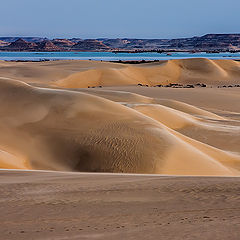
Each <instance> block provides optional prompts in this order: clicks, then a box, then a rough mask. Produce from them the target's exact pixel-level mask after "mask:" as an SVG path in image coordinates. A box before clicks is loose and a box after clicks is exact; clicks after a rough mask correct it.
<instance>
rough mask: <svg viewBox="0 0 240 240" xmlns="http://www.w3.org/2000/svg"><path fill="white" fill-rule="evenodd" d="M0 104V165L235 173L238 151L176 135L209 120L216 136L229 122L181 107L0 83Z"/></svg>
mask: <svg viewBox="0 0 240 240" xmlns="http://www.w3.org/2000/svg"><path fill="white" fill-rule="evenodd" d="M97 95H99V96H97ZM0 102H1V108H0V131H1V136H0V149H1V152H6V154H1V155H0V167H4V168H19V169H21V168H25V169H49V170H60V171H86V172H125V173H157V174H174V175H175V174H176V175H221V176H236V175H239V172H240V164H239V163H240V152H235V153H232V152H230V151H226V150H222V149H219V148H217V147H214V146H210V145H208V144H206V143H204V142H199V141H198V140H196V139H194V137H193V138H191V137H189V136H188V135H187V134H186V135H183V134H182V133H181V131H183V130H185V129H188V128H194V129H200V130H201V128H208V127H209V126H208V124H209V123H210V122H211V124H212V127H214V126H215V128H214V129H215V132H217V133H219V134H223V131H222V130H221V128H220V127H219V126H220V124H223V122H225V121H227V120H229V121H230V119H227V118H226V117H225V118H223V117H221V116H218V115H217V114H213V113H211V112H208V111H206V110H202V109H199V108H197V107H193V106H191V105H189V104H185V103H181V102H177V101H169V100H166V99H154V98H149V97H144V96H141V95H138V94H132V93H127V92H124V93H121V92H118V93H116V92H114V91H112V92H111V91H101V90H99V91H97V90H93V91H87V90H86V91H85V92H84V91H81V90H80V91H78V90H75V91H71V90H67V89H51V88H40V87H34V86H31V85H29V84H27V83H24V82H22V81H15V80H9V79H4V78H1V79H0ZM230 123H231V121H230ZM229 126H232V125H230V124H229ZM232 127H233V128H236V129H237V127H238V126H232ZM237 138H238V136H237ZM10 156H14V157H12V158H11V161H10V163H11V164H9V165H6V159H7V158H9V157H10Z"/></svg>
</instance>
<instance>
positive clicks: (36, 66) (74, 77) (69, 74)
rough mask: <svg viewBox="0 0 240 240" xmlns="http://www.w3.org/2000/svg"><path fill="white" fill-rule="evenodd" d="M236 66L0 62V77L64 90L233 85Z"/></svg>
mask: <svg viewBox="0 0 240 240" xmlns="http://www.w3.org/2000/svg"><path fill="white" fill-rule="evenodd" d="M239 72H240V62H237V61H234V60H209V59H204V58H196V59H183V60H169V61H160V62H157V63H148V64H141V65H131V64H116V63H107V62H96V61H55V62H41V63H31V62H28V63H21V62H15V63H14V62H4V61H0V76H5V77H8V78H11V79H15V80H22V81H25V82H28V83H38V84H52V85H54V86H58V87H64V88H79V87H81V88H85V87H88V86H99V85H102V86H119V85H136V84H138V83H142V84H148V85H150V86H152V85H156V84H168V83H182V84H185V83H186V84H189V83H190V84H191V83H192V84H193V83H199V82H201V83H206V84H209V85H221V84H234V83H239V81H240V75H239Z"/></svg>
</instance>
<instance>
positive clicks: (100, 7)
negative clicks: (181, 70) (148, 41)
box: [0, 0, 240, 38]
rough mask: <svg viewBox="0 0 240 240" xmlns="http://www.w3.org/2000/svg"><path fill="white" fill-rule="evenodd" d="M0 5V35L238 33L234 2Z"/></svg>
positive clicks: (22, 1)
mask: <svg viewBox="0 0 240 240" xmlns="http://www.w3.org/2000/svg"><path fill="white" fill-rule="evenodd" d="M0 1H1V2H0V36H47V37H50V38H55V37H81V38H100V37H109V38H111V37H112V38H117V37H131V38H176V37H188V36H199V35H203V34H205V33H237V32H240V14H239V10H240V0H165V1H162V0H119V1H117V0H66V1H63V0H38V1H35V0H11V1H10V0H0Z"/></svg>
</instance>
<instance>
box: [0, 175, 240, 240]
mask: <svg viewBox="0 0 240 240" xmlns="http://www.w3.org/2000/svg"><path fill="white" fill-rule="evenodd" d="M239 191H240V178H231V177H175V176H158V175H155V176H153V175H138V176H137V175H121V174H98V173H96V174H87V173H57V172H55V173H54V172H32V171H30V172H29V171H28V172H26V171H0V195H1V205H0V210H1V214H0V222H1V225H0V232H1V239H166V240H168V239H169V240H174V239H176V240H179V239H186V240H192V239H206V240H210V239H218V240H219V239H222V240H225V239H229V240H238V239H239V235H240V207H239V201H240V199H239V198H240V197H239Z"/></svg>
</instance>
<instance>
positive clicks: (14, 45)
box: [5, 38, 37, 51]
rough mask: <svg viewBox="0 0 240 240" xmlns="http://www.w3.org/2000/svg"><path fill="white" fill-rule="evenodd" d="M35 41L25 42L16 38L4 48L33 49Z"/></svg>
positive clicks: (16, 49) (13, 49)
mask: <svg viewBox="0 0 240 240" xmlns="http://www.w3.org/2000/svg"><path fill="white" fill-rule="evenodd" d="M36 46H37V45H36V43H34V42H27V41H25V40H23V39H22V38H19V39H17V40H16V41H15V42H12V43H10V44H9V45H8V46H6V47H5V49H7V50H9V51H26V50H34V48H35V47H36Z"/></svg>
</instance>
